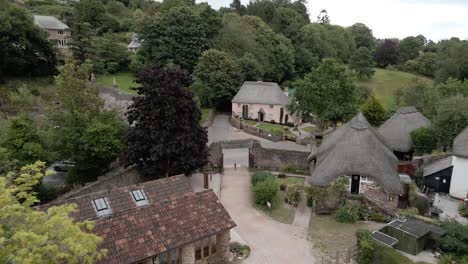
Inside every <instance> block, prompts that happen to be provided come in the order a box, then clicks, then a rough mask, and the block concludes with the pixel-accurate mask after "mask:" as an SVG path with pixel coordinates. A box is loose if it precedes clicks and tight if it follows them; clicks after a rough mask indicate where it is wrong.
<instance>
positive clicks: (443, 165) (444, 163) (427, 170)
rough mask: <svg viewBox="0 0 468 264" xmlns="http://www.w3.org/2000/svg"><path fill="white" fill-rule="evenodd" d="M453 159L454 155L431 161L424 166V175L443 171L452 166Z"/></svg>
mask: <svg viewBox="0 0 468 264" xmlns="http://www.w3.org/2000/svg"><path fill="white" fill-rule="evenodd" d="M452 159H453V156H448V157H446V158H443V159H439V160H436V161H434V162H431V163H429V164H427V165H425V166H424V168H423V170H424V174H423V176H424V177H426V176H429V175H432V174H434V173H436V172H439V171H442V170H445V169H448V168H450V167H452V166H453V165H452Z"/></svg>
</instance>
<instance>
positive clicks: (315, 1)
mask: <svg viewBox="0 0 468 264" xmlns="http://www.w3.org/2000/svg"><path fill="white" fill-rule="evenodd" d="M241 1H242V3H244V4H247V3H248V2H249V0H241ZM197 2H208V3H209V4H210V5H211V6H212V7H213V8H215V9H218V8H219V7H221V6H229V3H230V2H231V0H197ZM322 9H326V10H327V11H328V15H329V17H330V20H331V23H332V24H338V25H341V26H350V25H352V24H354V23H356V22H362V23H364V24H366V25H367V26H369V27H370V28H371V29H372V30H373V32H374V36H375V37H377V38H392V37H396V38H404V37H407V36H412V35H419V34H423V35H424V36H426V38H428V39H432V40H435V41H437V40H440V39H445V38H450V37H459V38H460V39H468V0H354V1H349V0H308V11H309V16H310V19H311V20H312V21H315V20H316V17H317V15H318V14H319V13H320V10H322Z"/></svg>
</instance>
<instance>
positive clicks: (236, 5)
mask: <svg viewBox="0 0 468 264" xmlns="http://www.w3.org/2000/svg"><path fill="white" fill-rule="evenodd" d="M229 7H230V8H231V9H233V10H234V11H235V12H236V13H237V14H239V15H240V16H243V15H245V13H246V12H247V8H246V7H245V6H244V5H242V3H241V1H240V0H232V2H231V4H230V5H229Z"/></svg>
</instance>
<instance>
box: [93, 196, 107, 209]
mask: <svg viewBox="0 0 468 264" xmlns="http://www.w3.org/2000/svg"><path fill="white" fill-rule="evenodd" d="M93 203H94V207H96V210H97V211H98V212H99V211H104V210H106V209H109V206H108V205H107V202H106V199H104V197H102V198H99V199H94V200H93Z"/></svg>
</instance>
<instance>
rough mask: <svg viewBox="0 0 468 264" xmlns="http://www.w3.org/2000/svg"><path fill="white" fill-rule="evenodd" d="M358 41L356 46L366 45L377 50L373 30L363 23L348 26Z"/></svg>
mask: <svg viewBox="0 0 468 264" xmlns="http://www.w3.org/2000/svg"><path fill="white" fill-rule="evenodd" d="M347 30H348V31H349V32H351V35H353V37H354V40H355V41H356V48H357V49H359V48H361V47H365V48H367V49H368V50H370V51H373V50H375V38H374V35H373V34H372V30H371V29H370V28H368V27H367V26H366V25H364V24H362V23H356V24H354V25H352V26H351V27H349V28H347Z"/></svg>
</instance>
